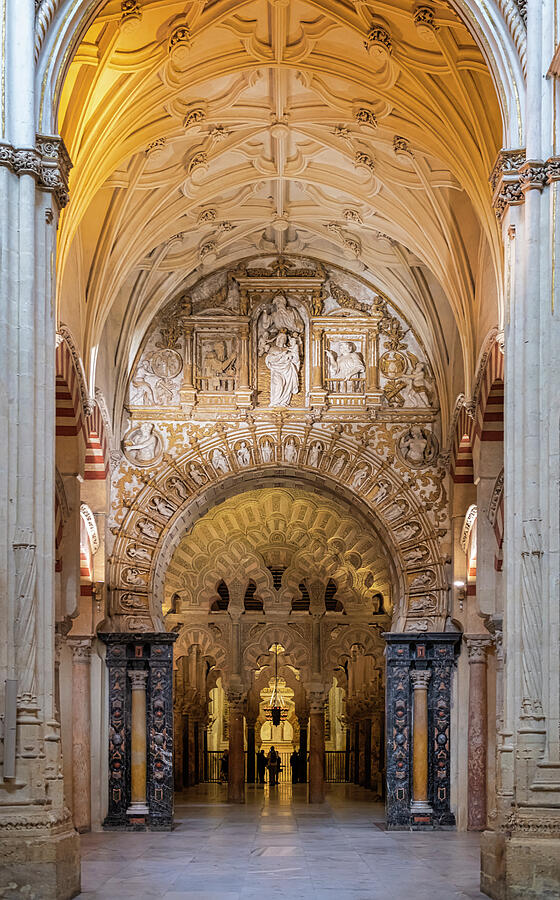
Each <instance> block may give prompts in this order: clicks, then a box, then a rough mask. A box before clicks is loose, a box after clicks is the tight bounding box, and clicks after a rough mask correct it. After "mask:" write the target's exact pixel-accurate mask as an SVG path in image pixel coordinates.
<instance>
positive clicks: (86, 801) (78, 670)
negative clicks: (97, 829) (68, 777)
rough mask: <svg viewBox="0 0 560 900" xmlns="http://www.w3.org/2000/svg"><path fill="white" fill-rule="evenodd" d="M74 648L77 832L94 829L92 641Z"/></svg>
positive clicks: (71, 642)
mask: <svg viewBox="0 0 560 900" xmlns="http://www.w3.org/2000/svg"><path fill="white" fill-rule="evenodd" d="M68 643H69V645H70V646H71V648H72V798H73V801H72V806H73V809H72V818H73V821H74V828H75V829H76V831H79V832H84V831H90V829H91V733H90V727H91V704H90V673H91V641H90V640H89V639H87V640H69V641H68Z"/></svg>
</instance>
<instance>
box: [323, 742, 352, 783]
mask: <svg viewBox="0 0 560 900" xmlns="http://www.w3.org/2000/svg"><path fill="white" fill-rule="evenodd" d="M349 778H350V771H349V766H348V759H347V754H346V751H345V750H326V751H325V781H329V782H331V783H334V784H341V783H342V782H344V781H348V780H349Z"/></svg>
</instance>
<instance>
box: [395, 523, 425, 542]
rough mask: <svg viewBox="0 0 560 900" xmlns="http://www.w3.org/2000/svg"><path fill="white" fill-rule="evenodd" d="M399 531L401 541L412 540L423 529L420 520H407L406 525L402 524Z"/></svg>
mask: <svg viewBox="0 0 560 900" xmlns="http://www.w3.org/2000/svg"><path fill="white" fill-rule="evenodd" d="M397 531H398V536H399V541H411V540H412V539H413V538H415V537H418V535H419V534H420V532H421V531H422V529H421V527H420V525H419V524H418V522H407V524H406V525H402V526H401V528H398V529H397Z"/></svg>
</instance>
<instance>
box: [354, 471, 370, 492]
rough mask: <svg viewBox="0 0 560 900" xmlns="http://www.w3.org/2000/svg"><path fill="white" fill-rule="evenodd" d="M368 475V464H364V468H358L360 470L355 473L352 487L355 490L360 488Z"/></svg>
mask: <svg viewBox="0 0 560 900" xmlns="http://www.w3.org/2000/svg"><path fill="white" fill-rule="evenodd" d="M368 475H369V469H367V468H366V466H362V468H361V469H358V471H357V472H356V473H355V474H354V477H353V479H352V487H353V488H354V489H355V490H359V488H361V486H362V485H363V483H364V481H365V480H366V478H367V477H368Z"/></svg>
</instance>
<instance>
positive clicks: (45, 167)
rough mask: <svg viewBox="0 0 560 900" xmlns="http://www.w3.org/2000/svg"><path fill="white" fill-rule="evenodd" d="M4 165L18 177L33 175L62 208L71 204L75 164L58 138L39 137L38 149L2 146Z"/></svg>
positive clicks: (2, 144)
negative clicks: (70, 187) (72, 172)
mask: <svg viewBox="0 0 560 900" xmlns="http://www.w3.org/2000/svg"><path fill="white" fill-rule="evenodd" d="M0 165H2V166H7V168H9V169H10V170H11V171H12V172H14V173H15V174H16V175H32V176H33V178H35V180H36V181H37V184H38V186H39V187H40V188H42V189H43V190H45V191H48V192H49V193H51V194H53V195H54V197H55V200H56V202H57V204H58V207H59V209H63V208H64V207H65V206H66V204H67V203H68V199H69V195H68V177H69V174H70V169H71V168H72V162H71V160H70V157H69V155H68V151H67V150H66V147H65V146H64V141H63V140H62V138H61V137H59V136H58V135H44V134H38V135H37V136H36V147H32V148H25V147H23V148H21V147H20V148H17V147H13V146H12V145H11V144H6V143H0Z"/></svg>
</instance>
